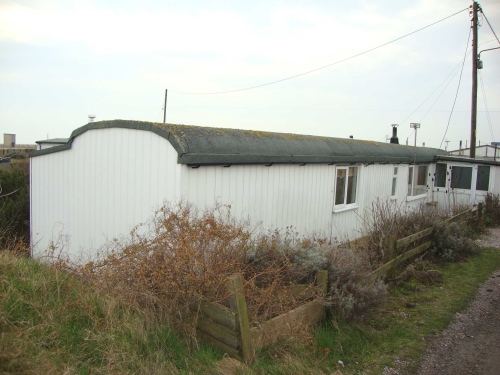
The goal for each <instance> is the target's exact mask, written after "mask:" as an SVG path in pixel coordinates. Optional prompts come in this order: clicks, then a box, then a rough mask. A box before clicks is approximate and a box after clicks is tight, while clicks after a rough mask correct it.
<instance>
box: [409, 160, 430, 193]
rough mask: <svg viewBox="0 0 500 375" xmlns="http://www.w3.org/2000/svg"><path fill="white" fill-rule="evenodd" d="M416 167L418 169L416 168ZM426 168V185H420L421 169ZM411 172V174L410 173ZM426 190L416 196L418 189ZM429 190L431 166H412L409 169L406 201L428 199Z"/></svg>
mask: <svg viewBox="0 0 500 375" xmlns="http://www.w3.org/2000/svg"><path fill="white" fill-rule="evenodd" d="M415 167H416V168H415ZM421 168H425V174H424V176H425V181H424V184H423V185H422V184H419V177H420V176H421V175H420V169H421ZM410 171H411V172H410ZM418 188H420V189H422V190H423V189H425V191H424V192H423V193H420V194H416V191H417V189H418ZM428 190H429V164H410V165H409V167H408V184H407V190H406V199H407V200H413V199H420V198H424V197H427V194H428Z"/></svg>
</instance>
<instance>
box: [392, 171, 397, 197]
mask: <svg viewBox="0 0 500 375" xmlns="http://www.w3.org/2000/svg"><path fill="white" fill-rule="evenodd" d="M397 182H398V167H394V173H393V175H392V189H391V196H393V197H394V196H395V195H396V185H397Z"/></svg>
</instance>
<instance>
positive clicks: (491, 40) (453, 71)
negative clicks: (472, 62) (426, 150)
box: [398, 39, 496, 138]
mask: <svg viewBox="0 0 500 375" xmlns="http://www.w3.org/2000/svg"><path fill="white" fill-rule="evenodd" d="M494 41H495V40H494V39H490V40H488V41H486V42H482V43H479V45H482V44H487V43H491V42H494ZM471 53H472V51H469V52H467V55H466V56H469V55H470V54H471ZM462 64H463V63H462V62H460V63H458V65H457V66H456V67H454V68H453V69H452V71H451V73H450V74H448V76H447V77H446V78H445V79H444V80H443V81H442V82H441V83H440V84H439V85H438V86H437V87H436V88H435V89H434V91H433V92H431V93H430V95H429V96H428V97H427V98H425V99H424V101H423V102H422V103H421V104H420V105H419V106H418V107H417V108H416V109H415V110H413V111H412V112H411V113H410V114H409V115H408V116H406V118H405V119H404V120H403V121H400V122H399V123H398V124H403V123H404V122H405V121H406V120H408V119H409V118H410V116H411V115H413V114H414V113H415V112H417V111H418V110H419V109H420V107H422V106H423V105H424V103H425V102H426V101H427V100H429V99H430V98H431V97H432V95H434V93H435V92H436V91H437V90H439V88H440V87H441V85H443V84H444V83H445V82H446V81H447V80H448V78H449V77H450V76H451V75H455V74H456V72H455V71H456V70H457V69H458V68H459V67H460V66H461V65H462ZM450 83H451V80H450V81H449V82H448V83H447V84H446V86H448V85H449V84H450ZM443 92H444V90H443ZM440 95H442V94H440ZM433 105H434V104H433ZM431 108H432V107H431ZM427 112H429V111H427ZM433 112H437V111H433ZM442 112H448V111H442ZM454 112H470V110H467V111H454ZM490 112H496V111H490ZM420 122H422V121H420ZM412 133H413V131H410V132H409V133H408V138H409V137H410V135H411V134H412Z"/></svg>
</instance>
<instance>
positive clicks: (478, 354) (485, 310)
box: [417, 228, 500, 375]
mask: <svg viewBox="0 0 500 375" xmlns="http://www.w3.org/2000/svg"><path fill="white" fill-rule="evenodd" d="M480 244H481V245H482V246H494V247H497V248H500V228H497V229H493V230H490V232H489V234H488V235H485V236H483V238H482V239H481V242H480ZM417 373H418V374H419V375H438V374H439V375H448V374H449V375H451V374H453V375H461V374H474V375H498V374H500V270H497V271H496V272H494V273H493V274H492V275H491V276H490V277H489V278H488V280H487V281H486V282H485V283H484V284H483V285H482V286H481V287H480V288H479V291H478V293H477V296H476V298H475V299H474V300H473V301H472V302H471V304H470V305H469V307H468V308H467V309H466V310H465V311H462V312H460V313H457V314H456V315H455V317H454V318H453V320H452V322H451V323H450V325H449V326H448V328H447V329H446V330H444V331H443V332H442V333H441V334H440V335H438V336H436V337H435V338H434V339H433V340H432V342H431V347H430V349H429V350H428V351H427V352H426V354H425V355H424V357H423V358H422V364H421V367H420V368H419V370H418V372H417Z"/></svg>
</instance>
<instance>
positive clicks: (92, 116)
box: [89, 115, 97, 122]
mask: <svg viewBox="0 0 500 375" xmlns="http://www.w3.org/2000/svg"><path fill="white" fill-rule="evenodd" d="M96 117H97V116H96V115H89V122H94V120H95V118H96Z"/></svg>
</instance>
